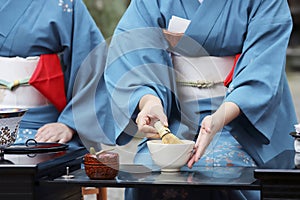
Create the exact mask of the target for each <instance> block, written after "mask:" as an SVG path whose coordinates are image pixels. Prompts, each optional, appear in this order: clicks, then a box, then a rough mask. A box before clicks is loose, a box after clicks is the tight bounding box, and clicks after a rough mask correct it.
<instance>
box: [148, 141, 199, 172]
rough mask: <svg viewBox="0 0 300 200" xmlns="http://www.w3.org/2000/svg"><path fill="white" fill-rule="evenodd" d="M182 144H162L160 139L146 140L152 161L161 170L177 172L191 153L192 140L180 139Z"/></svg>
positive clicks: (193, 143)
mask: <svg viewBox="0 0 300 200" xmlns="http://www.w3.org/2000/svg"><path fill="white" fill-rule="evenodd" d="M182 141H183V144H163V143H162V141H161V140H151V141H148V142H147V146H148V148H149V151H150V154H151V157H152V160H153V162H154V163H155V164H156V165H158V166H159V167H160V169H161V171H162V172H177V171H180V168H181V167H182V166H184V165H185V164H186V163H187V161H188V160H189V158H190V157H191V155H192V152H193V148H194V145H195V142H194V141H191V140H182Z"/></svg>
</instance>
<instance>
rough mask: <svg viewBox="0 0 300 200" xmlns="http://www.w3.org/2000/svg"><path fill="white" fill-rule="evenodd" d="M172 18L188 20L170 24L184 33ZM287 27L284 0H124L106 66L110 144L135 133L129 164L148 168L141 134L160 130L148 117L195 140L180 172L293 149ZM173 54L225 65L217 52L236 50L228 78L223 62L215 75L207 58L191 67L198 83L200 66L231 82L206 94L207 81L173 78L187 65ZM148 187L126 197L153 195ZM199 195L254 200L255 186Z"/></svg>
mask: <svg viewBox="0 0 300 200" xmlns="http://www.w3.org/2000/svg"><path fill="white" fill-rule="evenodd" d="M173 17H178V18H181V19H182V20H181V22H184V21H186V20H188V21H189V23H188V24H187V25H186V29H185V30H184V31H179V32H178V33H180V32H182V33H184V34H178V33H174V32H170V31H166V30H167V29H168V30H169V27H170V23H171V19H172V18H173ZM181 22H179V23H181ZM183 24H184V23H183ZM172 25H173V24H172ZM181 26H182V25H181ZM291 30H292V20H291V15H290V11H289V7H288V4H287V1H286V0H270V1H262V0H249V1H237V0H226V1H224V0H204V1H203V2H200V1H198V0H191V1H184V0H153V1H151V0H132V1H131V3H130V6H129V7H128V9H127V11H126V12H125V14H124V16H123V17H122V19H121V20H120V22H119V24H118V26H117V28H116V30H115V33H114V36H113V38H112V42H111V45H110V48H109V53H108V59H107V64H106V65H107V68H106V70H105V81H106V83H107V87H108V90H109V93H110V94H111V97H112V102H111V104H112V109H113V116H114V120H115V122H116V123H115V131H116V142H117V144H119V145H123V144H126V143H128V142H129V141H130V140H131V139H132V137H134V136H135V134H136V133H137V132H141V133H144V134H145V139H144V140H142V142H141V144H140V145H139V147H138V152H137V155H136V158H135V162H136V163H141V164H144V165H147V166H149V167H153V168H154V167H155V166H154V165H153V164H152V161H151V157H150V156H149V154H148V153H149V152H148V149H147V145H146V141H147V140H149V139H153V138H154V139H156V138H159V136H158V134H157V131H156V130H155V128H154V127H153V123H154V122H155V121H157V120H160V121H162V122H163V123H164V125H165V126H168V127H169V128H170V130H171V131H172V132H173V133H174V134H176V135H177V136H178V137H179V138H181V139H190V140H195V141H196V145H195V154H194V155H193V157H192V158H191V160H190V161H189V162H188V163H187V167H184V168H183V169H182V170H189V168H192V170H193V169H194V170H197V166H199V165H201V166H263V165H265V163H267V162H268V161H269V160H271V159H272V158H274V157H275V156H276V155H278V154H279V153H281V152H283V151H284V150H287V149H293V139H292V138H291V137H290V136H289V132H291V131H293V129H294V128H293V125H294V124H296V121H297V119H296V114H295V111H294V107H293V102H292V98H291V94H290V90H289V86H288V82H287V78H286V74H285V61H286V60H285V59H286V57H285V56H286V48H287V45H288V41H289V37H290V33H291ZM170 35H171V36H170ZM178 55H179V56H181V57H187V58H189V59H188V60H187V61H188V62H189V63H192V60H193V58H196V59H198V58H200V59H202V58H204V57H209V58H211V59H212V61H214V60H216V59H218V58H222V60H223V61H224V63H225V61H226V59H223V58H229V57H231V58H232V59H231V60H234V58H235V57H236V55H240V56H239V58H238V60H237V62H236V63H235V65H234V66H235V67H234V68H233V69H232V76H229V77H228V76H226V75H225V74H228V73H229V74H230V69H229V70H225V71H226V73H223V72H221V71H222V69H221V68H220V69H219V68H214V66H215V65H214V64H210V65H207V66H209V67H206V68H209V69H205V67H204V68H203V67H202V69H201V70H199V71H198V74H199V79H200V80H201V81H202V80H204V81H205V80H207V79H206V76H203V77H200V76H201V73H202V70H203V71H205V72H203V74H206V73H207V72H206V71H209V70H215V71H213V72H212V74H218V76H219V78H221V80H224V79H226V80H230V81H227V82H226V83H228V84H227V87H228V88H227V89H226V88H225V89H226V91H225V93H224V95H221V93H219V92H217V93H214V92H215V91H214V90H215V87H217V86H215V85H213V87H209V88H206V87H202V86H199V85H197V83H198V82H197V79H196V80H193V81H192V82H189V80H188V78H189V76H190V75H187V76H186V77H185V76H184V77H180V75H181V74H182V73H185V72H186V71H188V70H189V69H190V68H188V67H186V66H184V67H182V68H180V66H178V65H180V64H181V61H180V59H178V58H176V56H178ZM182 60H183V61H184V59H182ZM176 63H177V64H176ZM178 63H179V64H178ZM195 63H197V62H195ZM231 63H233V62H231ZM205 64H206V63H205ZM193 65H194V64H192V66H193ZM224 65H225V64H224ZM178 67H179V68H178ZM217 67H218V66H217ZM210 68H211V69H210ZM196 71H197V70H196ZM178 72H179V73H178ZM191 74H192V75H193V73H191ZM224 75H225V76H224ZM179 78H183V79H180V80H179ZM184 78H186V79H184ZM181 80H183V81H181ZM208 80H209V79H208ZM215 81H216V80H214V79H213V80H211V82H213V83H216V82H215ZM182 84H183V85H182ZM193 86H195V87H193ZM197 87H199V89H198V88H197ZM183 88H184V89H183ZM190 88H192V90H190ZM197 89H198V91H195V90H197ZM205 90H208V91H206V92H205ZM185 91H190V92H185ZM198 93H199V94H198ZM215 94H216V95H215ZM131 191H133V190H131ZM139 191H141V190H139ZM162 192H163V193H164V191H162ZM154 193H155V192H152V193H148V194H147V195H144V196H142V197H141V196H135V198H137V199H139V198H143V199H147V198H148V197H149V199H151V198H152V199H153V198H155V197H153V196H151V194H154ZM137 194H140V195H143V193H130V192H129V190H128V191H127V195H126V196H127V197H128V199H131V198H133V197H134V196H132V195H137ZM166 194H167V193H164V194H160V195H158V196H156V197H166V196H165V195H166ZM169 194H170V193H169ZM198 194H199V195H200V194H201V197H203V198H204V197H205V195H206V196H207V199H209V198H213V199H238V198H240V199H245V198H249V199H251V198H252V199H258V198H259V196H258V195H259V194H258V192H247V191H230V192H225V193H224V191H223V192H219V193H218V192H212V191H199V193H198ZM130 195H131V196H130ZM171 195H175V196H176V194H175V193H171ZM195 195H197V194H194V193H193V194H191V196H189V197H186V199H192V197H193V196H195ZM179 196H180V194H178V193H177V196H176V198H179ZM201 199H202V198H201Z"/></svg>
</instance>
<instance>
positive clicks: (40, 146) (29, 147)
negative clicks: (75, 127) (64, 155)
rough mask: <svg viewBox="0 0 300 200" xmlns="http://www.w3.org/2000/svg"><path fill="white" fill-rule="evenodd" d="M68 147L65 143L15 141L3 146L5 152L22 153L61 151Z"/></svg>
mask: <svg viewBox="0 0 300 200" xmlns="http://www.w3.org/2000/svg"><path fill="white" fill-rule="evenodd" d="M67 148H68V145H67V144H61V143H48V142H46V143H32V144H24V143H16V144H13V145H11V146H9V147H7V148H5V150H4V153H5V154H10V153H11V154H23V153H25V154H26V153H46V152H57V151H63V150H66V149H67Z"/></svg>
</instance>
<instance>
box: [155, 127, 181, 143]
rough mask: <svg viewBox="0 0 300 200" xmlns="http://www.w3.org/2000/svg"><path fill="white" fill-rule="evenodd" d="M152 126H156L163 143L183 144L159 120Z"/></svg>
mask: <svg viewBox="0 0 300 200" xmlns="http://www.w3.org/2000/svg"><path fill="white" fill-rule="evenodd" d="M154 127H155V128H156V130H157V132H158V134H159V136H160V138H161V140H162V142H163V143H164V144H183V142H182V141H181V140H180V139H179V138H178V137H176V136H175V135H174V134H173V133H171V131H170V129H169V128H168V127H165V126H164V125H163V124H162V123H161V121H157V122H155V124H154Z"/></svg>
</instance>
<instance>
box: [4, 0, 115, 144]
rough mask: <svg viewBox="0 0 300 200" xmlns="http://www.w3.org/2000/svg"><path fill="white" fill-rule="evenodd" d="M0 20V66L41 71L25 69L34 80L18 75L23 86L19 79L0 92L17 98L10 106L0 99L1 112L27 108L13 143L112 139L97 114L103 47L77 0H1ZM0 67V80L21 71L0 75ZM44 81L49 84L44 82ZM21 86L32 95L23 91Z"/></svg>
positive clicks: (100, 108) (101, 113)
mask: <svg viewBox="0 0 300 200" xmlns="http://www.w3.org/2000/svg"><path fill="white" fill-rule="evenodd" d="M0 16H1V19H3V20H1V22H0V56H1V60H2V61H3V63H7V62H11V63H17V65H16V67H18V64H24V63H25V64H24V65H25V66H27V64H29V63H30V62H33V63H34V66H33V68H32V69H31V68H30V70H33V71H34V70H35V69H34V68H38V67H37V66H40V67H41V69H40V70H39V71H40V72H41V73H38V74H36V73H35V72H36V71H38V70H35V71H34V73H33V72H32V71H31V72H32V74H30V75H32V77H33V76H35V77H37V78H36V80H31V79H33V78H32V77H21V78H30V81H29V83H28V81H27V82H26V81H25V82H24V83H25V84H21V85H17V86H15V87H14V88H13V89H12V90H11V91H9V89H7V88H6V90H5V91H4V89H3V87H2V88H1V89H2V90H1V91H2V92H6V93H12V95H16V99H17V101H16V102H14V101H11V100H10V99H8V100H5V99H4V100H3V101H1V103H0V106H1V108H5V107H19V108H26V109H28V111H27V112H26V114H25V115H24V116H23V118H22V121H21V123H20V129H19V138H18V139H17V141H16V142H17V143H23V142H26V141H27V139H35V140H36V141H37V142H61V143H67V142H70V144H74V145H82V144H81V141H80V139H79V137H78V136H80V138H81V139H82V142H83V143H84V144H85V145H86V147H90V146H94V147H95V148H100V146H99V145H100V143H108V144H110V143H111V141H112V140H110V139H109V138H107V137H106V135H104V131H103V129H104V128H105V125H103V124H106V125H107V126H109V124H110V121H109V118H106V115H104V113H106V110H103V108H105V109H106V108H107V106H103V105H104V104H105V102H106V101H107V100H106V98H107V95H106V94H105V88H104V85H103V84H102V83H103V76H102V74H103V66H104V62H105V59H106V43H105V40H104V38H103V36H102V34H101V32H100V31H99V29H98V27H97V26H96V24H95V22H94V21H93V19H92V17H91V16H90V14H89V12H88V10H87V8H86V6H85V5H84V3H83V2H82V0H51V1H40V0H24V1H23V0H22V1H14V0H1V1H0ZM4 19H5V20H4ZM3 63H0V66H1V67H2V68H1V74H2V75H1V76H2V77H10V76H13V75H15V74H18V73H19V72H18V71H22V70H19V69H20V67H21V65H20V66H19V68H18V69H16V70H15V71H14V72H13V73H11V74H9V72H7V73H8V74H5V73H6V71H5V69H7V68H8V67H7V66H3ZM36 65H37V66H36ZM20 73H21V72H20ZM45 73H46V75H45ZM49 74H50V75H49ZM51 75H53V76H54V79H53V80H52V79H51V77H50V76H51ZM21 76H22V75H21ZM45 76H46V77H45ZM57 77H59V78H60V79H59V81H56V80H57V79H56V78H57ZM45 79H46V80H47V79H50V81H51V82H49V83H47V82H46V83H45V84H44V83H43V81H44V80H45ZM24 80H26V79H24ZM18 82H22V81H21V80H18ZM47 84H48V85H47ZM26 88H29V89H30V92H33V93H34V95H28V94H27V93H23V92H24V91H23V90H25V89H26ZM40 89H41V90H40ZM36 91H38V92H36ZM17 92H20V93H17ZM33 93H30V94H33ZM1 94H2V93H1ZM17 95H18V96H17ZM2 99H3V96H1V100H2ZM107 115H108V114H107ZM102 123H103V124H102ZM102 125H103V126H102ZM109 130H111V128H110V129H109Z"/></svg>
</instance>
